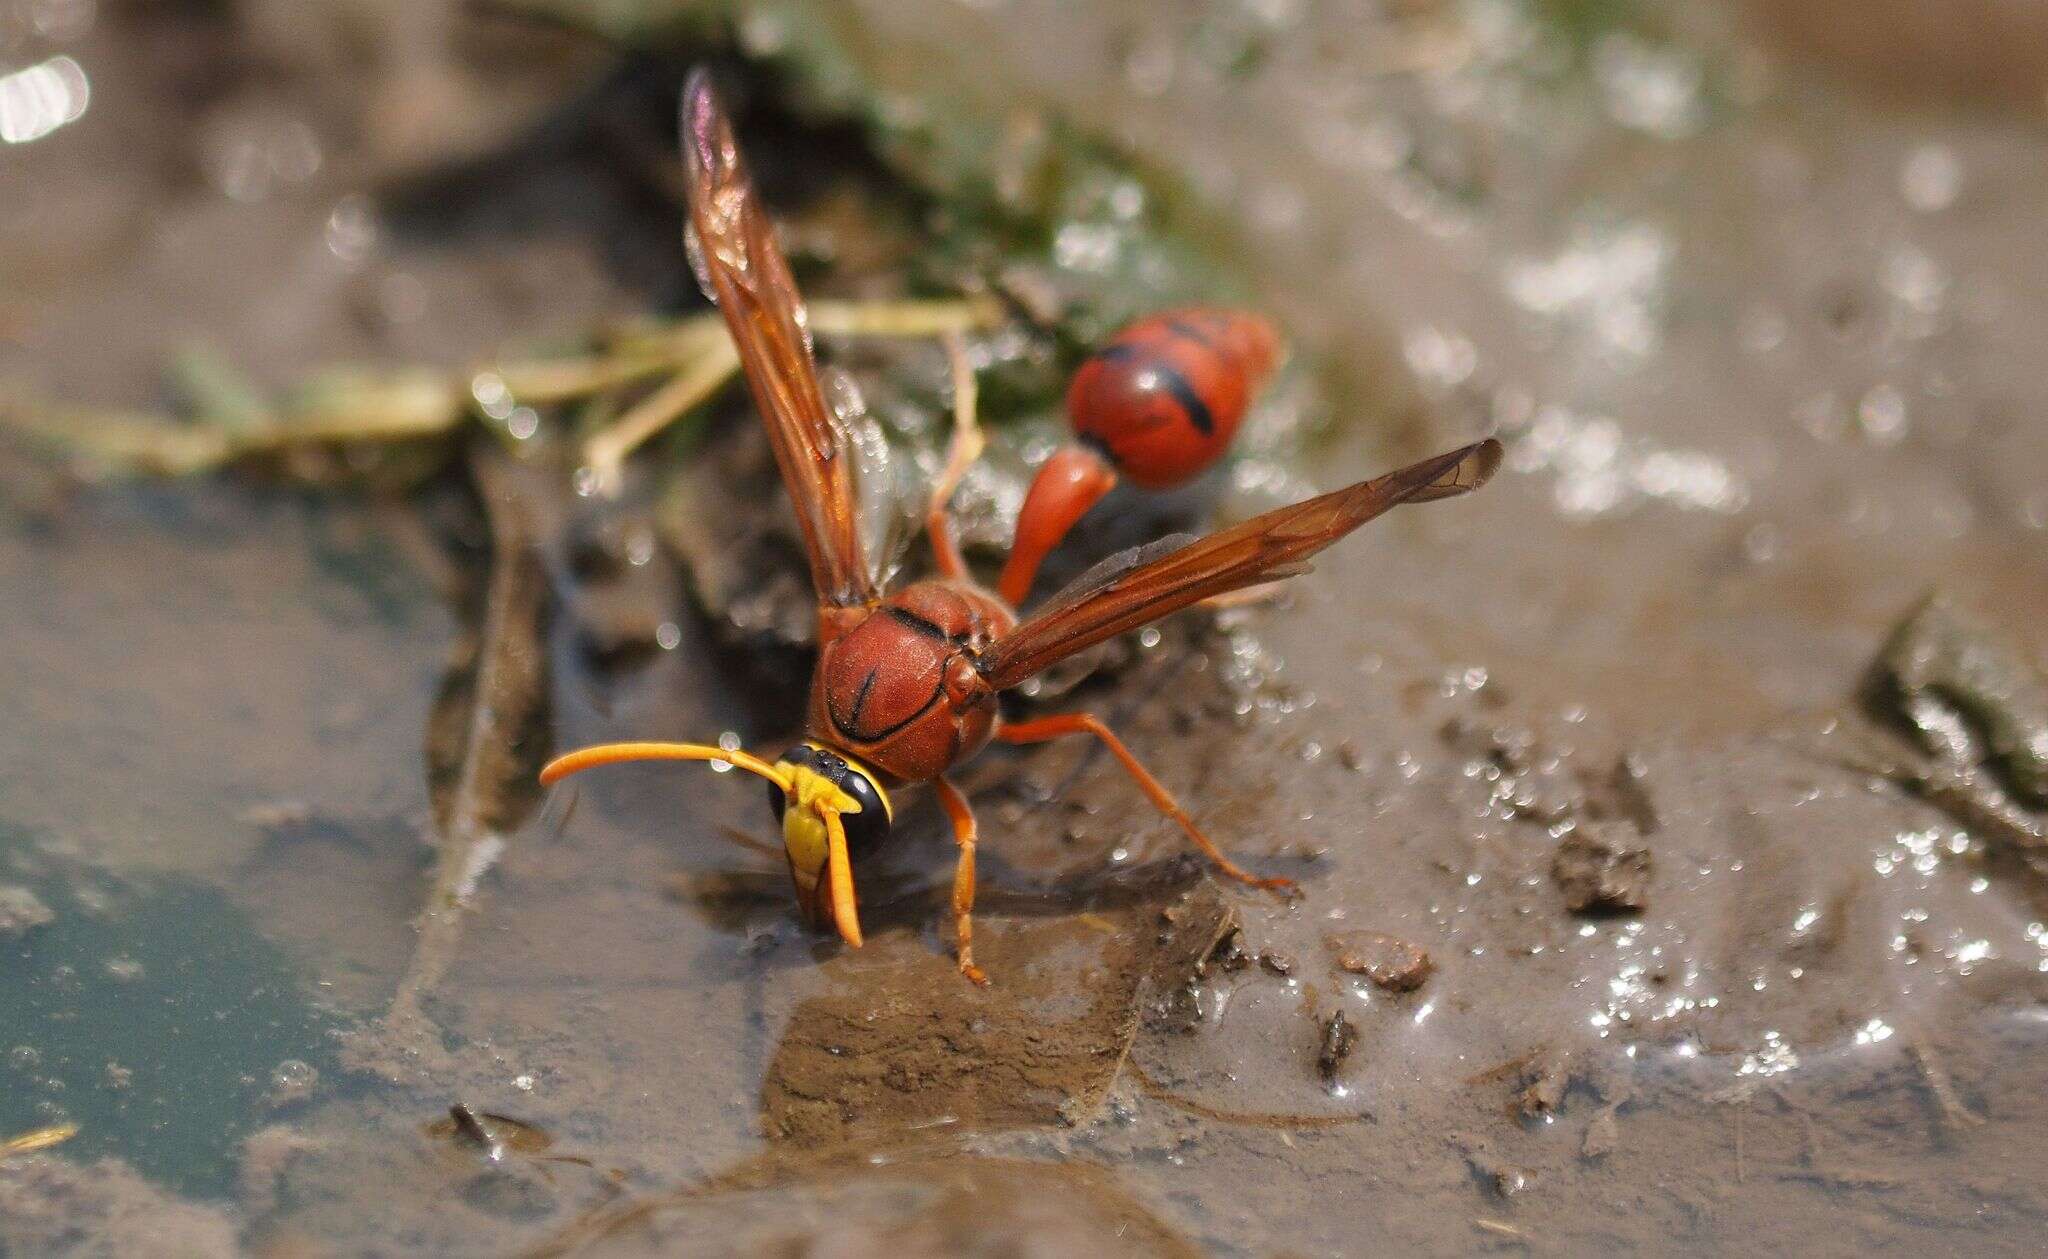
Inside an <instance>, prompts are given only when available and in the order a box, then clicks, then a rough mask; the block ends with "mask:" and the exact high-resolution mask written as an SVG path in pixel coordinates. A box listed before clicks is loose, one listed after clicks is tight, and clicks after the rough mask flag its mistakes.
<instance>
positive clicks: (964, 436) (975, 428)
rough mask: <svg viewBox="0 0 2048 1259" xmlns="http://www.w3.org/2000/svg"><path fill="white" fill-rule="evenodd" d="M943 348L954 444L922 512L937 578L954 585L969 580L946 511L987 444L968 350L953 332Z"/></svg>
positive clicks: (947, 449)
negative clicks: (947, 366)
mask: <svg viewBox="0 0 2048 1259" xmlns="http://www.w3.org/2000/svg"><path fill="white" fill-rule="evenodd" d="M945 345H946V357H947V359H948V360H949V361H950V362H951V363H952V365H953V440H952V442H951V443H950V444H949V445H948V446H947V448H946V466H945V467H944V468H943V469H941V470H940V472H939V479H938V480H937V481H936V482H935V483H934V484H933V485H932V497H931V502H930V503H929V504H928V505H927V506H926V508H925V516H924V528H925V532H926V533H927V534H929V535H931V540H932V562H933V563H934V564H935V565H936V566H937V567H938V570H939V575H940V576H941V577H945V578H948V579H950V580H953V581H966V580H969V573H968V571H967V561H966V559H965V558H963V557H962V556H961V554H960V544H959V542H957V541H956V540H955V539H954V537H953V520H952V517H951V516H950V515H949V514H948V512H947V508H948V506H949V505H950V504H951V503H952V501H953V491H954V490H956V489H959V488H960V482H961V480H962V478H964V477H965V476H966V475H967V470H968V469H969V468H971V467H973V466H974V461H975V460H976V459H979V458H981V452H982V448H983V447H984V446H986V445H987V444H988V439H987V438H986V437H984V436H983V435H982V432H981V421H980V420H979V419H977V418H976V410H977V405H976V388H975V383H974V365H973V364H972V363H970V362H968V361H967V347H966V346H965V345H964V344H962V342H961V340H960V336H959V334H958V333H952V332H949V333H947V334H946V336H945Z"/></svg>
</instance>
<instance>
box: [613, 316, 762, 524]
mask: <svg viewBox="0 0 2048 1259" xmlns="http://www.w3.org/2000/svg"><path fill="white" fill-rule="evenodd" d="M705 340H706V344H705V346H704V348H703V351H702V352H701V353H700V354H699V355H698V356H697V358H696V360H695V361H694V362H692V363H691V364H690V365H689V366H687V367H685V368H683V369H682V370H681V371H679V372H677V373H676V374H675V375H674V376H672V377H670V378H669V380H668V382H667V383H666V384H664V385H662V386H661V387H660V388H659V389H656V390H655V391H654V392H653V393H650V394H648V395H647V396H646V397H645V398H642V399H641V400H640V401H639V402H638V403H636V404H634V405H633V407H632V408H631V409H629V410H628V411H627V412H626V413H625V414H624V415H622V416H620V417H619V418H618V419H617V420H616V421H614V422H613V423H612V424H610V425H608V426H607V427H605V428H604V429H602V430H600V431H599V432H598V433H597V434H596V435H594V436H593V437H591V438H590V440H589V441H587V442H585V443H584V444H583V461H584V464H585V466H587V467H588V468H589V469H590V470H591V473H592V474H593V476H594V477H595V479H596V484H597V487H598V490H599V492H601V493H605V494H611V493H615V492H617V490H618V486H619V469H620V467H621V466H622V465H623V464H624V463H625V461H626V456H627V455H630V454H632V453H633V452H634V451H635V450H638V449H639V448H640V446H641V445H642V444H643V443H645V442H646V441H647V440H648V439H649V438H651V437H653V436H654V435H655V434H657V433H659V432H661V430H663V429H665V428H667V427H668V426H669V425H671V424H673V423H675V422H676V421H677V420H678V419H680V418H682V416H683V415H684V414H685V413H686V412H688V411H689V410H690V408H692V407H694V406H696V405H697V404H698V403H700V402H702V401H704V400H705V399H706V398H709V397H710V396H711V395H712V394H713V393H716V392H717V391H718V387H719V386H720V385H723V384H724V383H725V382H726V380H727V378H729V377H730V376H731V375H732V374H733V372H735V371H737V370H738V369H739V365H740V359H739V353H738V352H737V351H736V350H734V349H733V345H732V342H731V341H730V340H729V339H726V338H724V337H720V338H718V339H716V340H712V339H710V338H706V339H705Z"/></svg>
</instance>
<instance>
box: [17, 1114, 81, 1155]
mask: <svg viewBox="0 0 2048 1259" xmlns="http://www.w3.org/2000/svg"><path fill="white" fill-rule="evenodd" d="M77 1135H78V1125H77V1124H75V1123H60V1124H52V1125H51V1126H49V1127H47V1128H37V1129H35V1130H34V1131H32V1132H24V1133H22V1134H21V1135H20V1136H18V1137H9V1138H7V1139H6V1140H5V1141H0V1161H5V1160H7V1159H10V1158H13V1157H14V1156H15V1155H17V1154H33V1153H35V1152H36V1151H37V1150H47V1149H49V1148H50V1147H51V1146H53V1145H62V1144H64V1143H65V1142H66V1141H69V1140H70V1139H71V1138H73V1137H75V1136H77Z"/></svg>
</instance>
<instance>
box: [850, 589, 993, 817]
mask: <svg viewBox="0 0 2048 1259" xmlns="http://www.w3.org/2000/svg"><path fill="white" fill-rule="evenodd" d="M1016 623H1017V617H1016V614H1015V613H1013V612H1011V611H1010V609H1009V608H1008V607H1006V606H1004V604H1003V603H1002V602H1001V601H1000V600H998V599H997V598H996V597H995V596H994V595H991V594H989V593H988V592H987V591H985V590H981V589H979V588H977V587H974V586H970V585H965V584H962V583H958V582H948V581H921V582H918V583H917V584H916V585H913V586H908V587H905V588H904V589H902V590H899V591H897V592H896V593H895V594H893V595H890V596H889V597H888V598H887V599H885V600H884V601H883V602H882V604H881V606H880V607H877V608H876V609H875V610H874V611H872V612H870V613H869V614H868V615H867V617H866V618H865V619H864V620H862V621H861V622H860V623H859V624H857V625H855V626H853V627H852V628H851V629H848V630H847V631H846V632H845V633H843V634H840V635H839V636H838V637H836V638H834V639H833V640H832V641H831V642H829V643H827V644H826V645H825V646H824V648H823V649H821V651H820V652H819V656H818V671H817V676H816V680H815V682H814V683H813V684H812V688H811V714H810V733H811V736H812V737H813V738H815V739H818V740H820V741H821V742H824V743H827V744H830V745H831V746H833V747H837V748H841V749H843V750H845V751H847V752H850V753H852V754H853V755H854V756H856V757H858V758H859V759H860V760H862V761H865V762H866V763H868V764H869V765H872V766H874V767H875V768H876V769H879V770H881V771H882V772H883V773H885V774H888V775H889V776H891V777H892V778H896V779H900V780H902V781H905V782H924V781H926V780H928V779H932V778H936V777H938V776H939V775H940V774H943V773H945V772H946V770H947V768H948V767H950V766H951V765H953V764H954V763H955V762H957V761H959V760H962V759H964V758H965V757H968V756H971V755H973V754H974V753H975V752H978V751H980V750H981V748H982V747H983V746H984V745H985V744H987V742H988V740H989V736H990V735H991V734H992V733H994V731H995V719H996V697H995V692H994V691H992V690H990V689H989V687H988V685H987V683H986V682H984V681H983V680H982V677H981V674H980V673H979V672H978V671H976V669H975V667H974V656H975V654H976V653H978V652H980V651H981V650H982V649H983V648H985V647H987V646H988V645H989V644H990V643H992V642H994V641H995V640H996V638H997V637H999V636H1000V635H1002V634H1005V633H1007V632H1009V630H1010V629H1011V628H1012V627H1014V626H1015V625H1016Z"/></svg>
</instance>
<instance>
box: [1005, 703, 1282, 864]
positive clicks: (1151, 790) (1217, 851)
mask: <svg viewBox="0 0 2048 1259" xmlns="http://www.w3.org/2000/svg"><path fill="white" fill-rule="evenodd" d="M1068 734H1092V735H1094V736H1095V737H1096V738H1098V739H1100V740H1102V745H1103V746H1104V747H1106V748H1108V749H1109V753H1110V755H1111V756H1114V757H1116V759H1117V760H1118V761H1120V762H1122V764H1123V767H1124V772H1126V773H1128V774H1129V775H1130V776H1131V779H1132V781H1134V782H1136V783H1137V784H1138V789H1139V790H1141V791H1143V792H1144V793H1145V795H1146V797H1147V798H1148V799H1150V800H1151V801H1152V806H1153V807H1154V808H1156V809H1158V810H1159V811H1160V812H1161V813H1164V814H1165V815H1166V816H1167V817H1169V818H1172V819H1173V822H1174V825H1176V826H1178V827H1180V829H1181V832H1182V833H1183V834H1185V835H1186V836H1187V837H1188V840H1189V842H1191V843H1193V844H1194V846H1195V847H1197V848H1199V849H1201V850H1202V855H1203V856H1205V857H1207V858H1208V859H1209V860H1210V861H1213V862H1215V863H1216V868H1217V869H1219V870H1221V871H1223V873H1225V874H1227V875H1229V876H1230V877H1231V878H1233V879H1236V880H1237V881H1238V882H1240V883H1249V884H1251V885H1252V886H1253V887H1262V888H1266V889H1268V890H1269V891H1274V892H1281V893H1284V894H1286V895H1288V896H1293V895H1296V894H1297V889H1296V887H1295V883H1294V880H1293V879H1267V878H1261V877H1260V876H1258V875H1256V874H1253V873H1252V872H1251V871H1249V870H1246V869H1244V868H1243V867H1242V866H1239V865H1238V864H1237V863H1236V862H1234V861H1232V860H1231V859H1230V858H1229V857H1226V856H1224V855H1223V850H1222V849H1221V848H1218V847H1217V846H1216V845H1215V843H1214V842H1213V841H1211V840H1210V838H1209V837H1208V836H1207V835H1204V834H1202V831H1201V828H1199V827H1197V826H1196V825H1195V820H1194V819H1193V818H1191V817H1189V816H1188V813H1187V810H1186V809H1183V808H1181V807H1180V801H1178V800H1175V799H1174V798H1173V793H1172V792H1170V791H1168V790H1167V789H1166V788H1165V787H1164V786H1162V785H1161V784H1160V782H1159V780H1158V779H1157V778H1154V777H1153V776H1152V774H1151V772H1150V771H1148V770H1147V769H1146V768H1145V767H1144V766H1143V765H1140V764H1139V763H1138V758H1137V757H1135V756H1132V755H1131V750H1130V749H1129V748H1127V747H1125V746H1124V741H1123V740H1122V739H1119V738H1117V737H1116V734H1115V732H1113V731H1112V730H1110V728H1109V727H1108V726H1105V725H1103V724H1102V722H1101V721H1100V720H1098V719H1097V718H1095V717H1094V716H1092V715H1090V714H1088V713H1067V714H1064V715H1062V716H1058V717H1040V718H1039V719H1037V720H1036V721H1019V722H1011V723H1005V724H1004V725H1001V726H998V727H997V728H996V738H998V739H1001V740H1002V741H1003V742H1005V743H1044V742H1045V741H1046V740H1048V739H1057V738H1059V737H1060V736H1061V735H1068Z"/></svg>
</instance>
